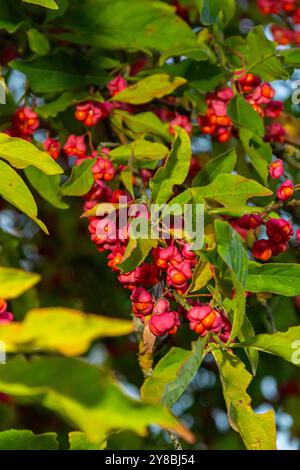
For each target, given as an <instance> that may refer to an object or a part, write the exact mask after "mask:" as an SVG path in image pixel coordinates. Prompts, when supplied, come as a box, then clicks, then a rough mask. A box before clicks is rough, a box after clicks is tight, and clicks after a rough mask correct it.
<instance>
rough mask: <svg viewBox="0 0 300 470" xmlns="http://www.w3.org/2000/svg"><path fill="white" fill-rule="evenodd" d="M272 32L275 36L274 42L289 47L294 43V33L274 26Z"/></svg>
mask: <svg viewBox="0 0 300 470" xmlns="http://www.w3.org/2000/svg"><path fill="white" fill-rule="evenodd" d="M271 32H272V34H273V37H274V41H275V42H277V44H280V45H281V46H288V45H290V44H292V43H293V42H294V39H295V38H294V32H293V31H292V30H290V29H287V28H284V27H282V26H275V25H272V26H271Z"/></svg>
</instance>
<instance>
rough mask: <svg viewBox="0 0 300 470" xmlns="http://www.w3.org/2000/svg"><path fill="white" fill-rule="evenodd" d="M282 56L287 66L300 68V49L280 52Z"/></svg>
mask: <svg viewBox="0 0 300 470" xmlns="http://www.w3.org/2000/svg"><path fill="white" fill-rule="evenodd" d="M280 54H281V55H282V56H283V57H284V61H285V63H286V64H288V65H291V66H292V67H295V68H299V67H300V49H298V48H295V49H293V48H292V49H285V50H282V51H280Z"/></svg>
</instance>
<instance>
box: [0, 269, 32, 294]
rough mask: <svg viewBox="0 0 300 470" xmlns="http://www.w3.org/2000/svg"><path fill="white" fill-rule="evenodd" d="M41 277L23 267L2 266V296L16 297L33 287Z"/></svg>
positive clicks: (0, 275) (0, 289)
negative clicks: (23, 269) (24, 269)
mask: <svg viewBox="0 0 300 470" xmlns="http://www.w3.org/2000/svg"><path fill="white" fill-rule="evenodd" d="M40 280H41V278H40V276H39V275H38V274H34V273H29V272H27V271H22V270H21V269H14V268H5V267H0V298H2V299H14V298H16V297H19V296H20V295H22V294H23V293H24V292H26V291H27V290H28V289H31V288H32V287H33V286H35V285H36V284H37V283H38V282H40Z"/></svg>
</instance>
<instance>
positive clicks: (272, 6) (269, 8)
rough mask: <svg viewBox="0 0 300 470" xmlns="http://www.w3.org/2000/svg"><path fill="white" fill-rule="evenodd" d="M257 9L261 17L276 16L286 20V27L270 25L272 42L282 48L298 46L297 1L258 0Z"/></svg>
mask: <svg viewBox="0 0 300 470" xmlns="http://www.w3.org/2000/svg"><path fill="white" fill-rule="evenodd" d="M257 5H258V8H259V9H260V11H261V13H263V15H276V16H278V17H279V18H280V22H282V21H283V19H285V20H286V23H287V24H288V27H287V26H279V25H277V24H273V25H271V31H272V34H273V36H274V40H275V41H276V42H277V43H278V44H280V45H283V46H287V45H293V44H295V45H297V46H298V45H300V31H299V30H298V29H297V25H299V24H300V5H299V2H298V0H258V1H257ZM291 26H292V27H291Z"/></svg>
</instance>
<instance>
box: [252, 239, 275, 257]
mask: <svg viewBox="0 0 300 470" xmlns="http://www.w3.org/2000/svg"><path fill="white" fill-rule="evenodd" d="M252 254H253V256H254V257H255V258H257V259H260V260H262V261H268V260H269V259H270V258H271V257H272V255H273V246H272V243H271V242H270V240H257V241H256V242H255V243H254V245H253V247H252Z"/></svg>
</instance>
